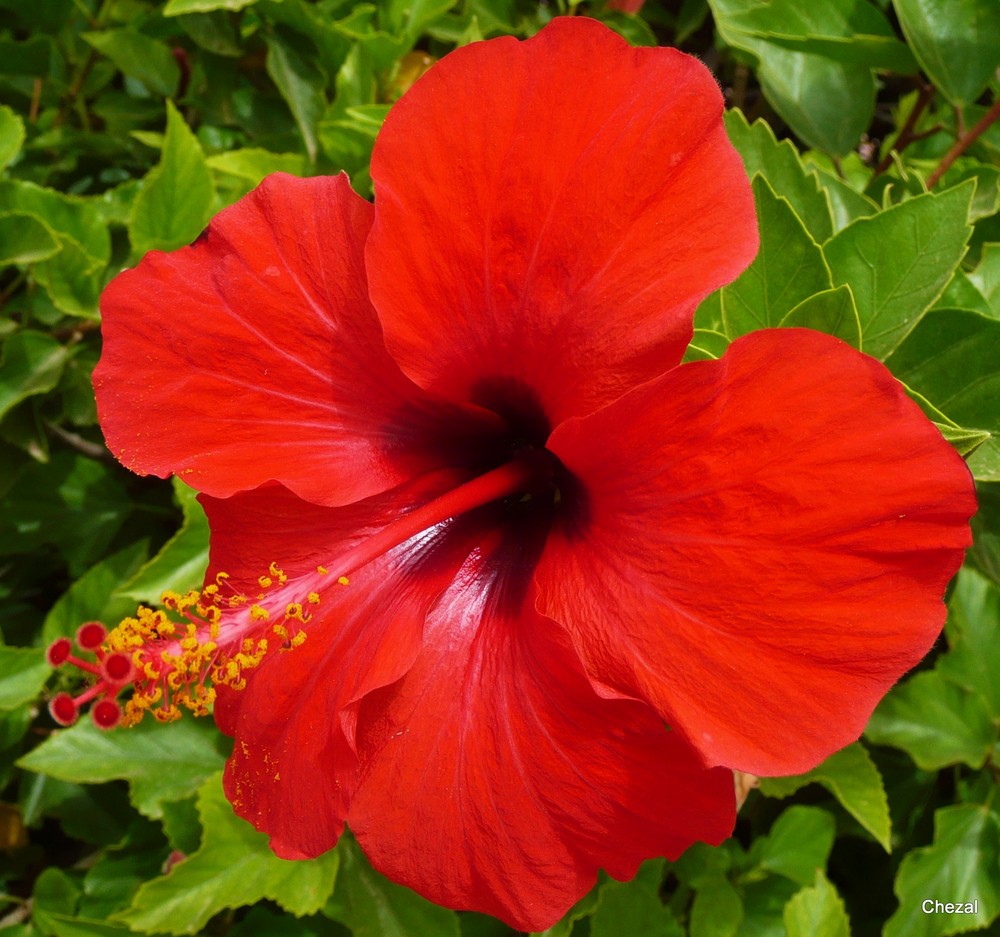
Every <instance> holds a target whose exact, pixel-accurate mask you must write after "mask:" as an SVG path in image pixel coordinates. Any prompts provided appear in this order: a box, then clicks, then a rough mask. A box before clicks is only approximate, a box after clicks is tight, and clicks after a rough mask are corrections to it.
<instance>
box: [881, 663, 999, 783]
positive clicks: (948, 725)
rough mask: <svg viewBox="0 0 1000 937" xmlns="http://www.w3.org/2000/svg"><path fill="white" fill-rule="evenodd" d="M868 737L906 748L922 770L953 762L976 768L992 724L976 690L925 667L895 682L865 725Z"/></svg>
mask: <svg viewBox="0 0 1000 937" xmlns="http://www.w3.org/2000/svg"><path fill="white" fill-rule="evenodd" d="M865 736H866V737H867V738H868V739H869V741H872V742H875V743H876V744H878V745H892V746H894V747H896V748H901V749H903V751H905V752H906V753H907V754H908V755H909V756H910V757H911V758H912V759H913V760H914V761H915V762H916V763H917V765H918V766H919V767H921V768H923V769H924V770H925V771H937V770H938V769H939V768H945V767H947V766H948V765H954V764H958V763H962V764H966V765H969V767H971V768H981V767H982V766H983V765H984V764H985V762H986V758H987V756H988V755H989V753H990V751H991V750H992V748H993V745H994V744H995V742H996V736H997V727H996V726H995V725H994V724H993V720H992V719H991V717H990V712H989V708H988V707H987V705H986V701H985V700H984V699H983V697H982V696H980V695H979V694H978V693H970V692H969V691H968V690H966V689H963V688H962V687H960V686H957V685H956V684H954V683H952V682H951V681H949V680H946V679H945V677H944V676H943V675H942V674H941V673H940V672H939V671H937V670H933V671H924V672H922V673H918V674H916V675H915V676H913V677H911V678H910V679H909V680H907V681H906V683H903V684H901V685H900V686H897V687H895V688H894V689H893V690H892V691H891V692H890V693H889V695H888V696H887V697H886V698H885V699H884V700H883V701H882V702H881V703H880V704H879V707H878V709H876V710H875V712H874V713H873V714H872V717H871V719H870V720H869V722H868V728H867V729H865Z"/></svg>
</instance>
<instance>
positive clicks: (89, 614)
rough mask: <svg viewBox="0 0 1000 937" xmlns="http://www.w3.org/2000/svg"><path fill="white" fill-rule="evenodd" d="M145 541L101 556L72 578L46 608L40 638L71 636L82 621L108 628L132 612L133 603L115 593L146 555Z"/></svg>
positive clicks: (49, 639) (48, 639) (47, 640)
mask: <svg viewBox="0 0 1000 937" xmlns="http://www.w3.org/2000/svg"><path fill="white" fill-rule="evenodd" d="M148 555H149V554H148V543H147V541H145V540H140V541H139V542H138V543H133V544H130V545H129V546H127V547H124V548H123V549H121V550H119V551H118V552H117V553H113V554H111V556H108V557H105V558H104V559H103V560H101V561H100V562H99V563H97V564H96V565H94V566H92V567H91V568H90V569H88V570H87V571H86V572H85V573H84V574H83V575H82V576H81V577H80V578H79V579H77V580H76V582H74V583H73V584H72V585H71V586H70V587H69V588H68V589H67V590H66V591H65V592H64V593H63V594H62V595H61V596H60V597H59V599H58V601H57V602H56V604H55V605H53V606H52V608H51V609H50V610H49V613H48V615H46V616H45V621H44V623H43V624H42V640H43V641H44V642H45V643H46V644H48V643H51V642H52V641H54V640H55V639H56V638H59V637H72V636H73V635H74V634H76V631H77V629H78V628H79V627H80V625H82V624H83V623H84V622H85V621H101V622H104V623H105V624H106V625H108V626H109V627H112V626H114V625H116V624H117V623H118V622H119V621H120V620H121V619H122V618H124V617H125V616H126V615H134V614H135V602H134V601H133V600H132V599H130V598H123V597H122V596H121V595H119V594H116V592H115V590H116V589H118V588H119V587H120V586H121V584H122V583H123V582H127V581H128V579H129V577H130V576H132V575H133V574H134V573H135V571H136V570H137V569H138V568H139V566H140V565H142V563H143V562H144V561H145V560H146V557H147V556H148Z"/></svg>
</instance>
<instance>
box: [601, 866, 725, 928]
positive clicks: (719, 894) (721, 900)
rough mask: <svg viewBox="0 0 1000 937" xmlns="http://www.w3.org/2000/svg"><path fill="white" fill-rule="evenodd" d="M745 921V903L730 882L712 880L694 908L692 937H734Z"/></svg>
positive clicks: (705, 884) (704, 885)
mask: <svg viewBox="0 0 1000 937" xmlns="http://www.w3.org/2000/svg"><path fill="white" fill-rule="evenodd" d="M742 921H743V902H742V901H741V900H740V896H739V894H738V893H737V891H736V889H735V888H733V886H732V885H731V884H730V882H729V880H728V879H726V878H724V877H723V876H721V875H716V876H712V877H711V878H709V879H708V880H707V881H705V882H703V883H702V884H701V885H700V886H699V887H698V891H697V892H696V894H695V897H694V903H693V904H692V905H691V922H690V927H689V930H688V934H689V937H734V935H735V934H736V933H737V932H738V931H739V928H740V924H741V923H742ZM619 933H622V932H621V931H620V932H619ZM634 933H642V932H641V931H635V932H634Z"/></svg>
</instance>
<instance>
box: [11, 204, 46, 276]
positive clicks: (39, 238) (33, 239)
mask: <svg viewBox="0 0 1000 937" xmlns="http://www.w3.org/2000/svg"><path fill="white" fill-rule="evenodd" d="M59 250H60V244H59V238H57V237H56V236H55V235H54V234H53V233H52V231H51V230H50V228H49V227H48V225H46V224H45V223H44V222H43V221H42V219H41V218H39V217H38V215H32V214H28V213H27V212H12V211H8V212H0V267H3V266H6V265H7V264H33V263H37V262H38V261H40V260H47V259H48V258H49V257H51V256H53V255H54V254H57V253H59Z"/></svg>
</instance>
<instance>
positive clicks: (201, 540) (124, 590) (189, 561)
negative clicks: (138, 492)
mask: <svg viewBox="0 0 1000 937" xmlns="http://www.w3.org/2000/svg"><path fill="white" fill-rule="evenodd" d="M171 481H172V483H173V486H174V496H175V498H176V499H177V503H178V504H179V505H180V506H181V510H182V511H183V514H184V519H183V521H182V522H181V526H180V528H179V529H178V531H177V533H175V534H174V535H173V537H171V538H170V539H169V540H168V541H167V542H166V543H165V544H164V545H163V548H162V549H161V550H160V552H159V553H157V554H156V556H154V557H153V559H151V560H150V561H149V562H148V563H146V565H145V566H143V567H142V569H140V570H139V571H138V572H137V573H136V574H135V576H133V577H132V578H131V579H129V580H128V581H127V582H126V583H125V584H124V585H122V586H121V587H120V588H119V590H118V595H120V596H124V597H126V598H128V599H132V600H134V601H136V602H159V601H160V597H161V596H162V595H163V593H164V592H166V591H167V590H168V589H171V590H173V591H175V592H187V591H188V590H189V589H197V588H200V587H201V584H202V581H203V580H204V578H205V570H206V569H207V568H208V534H209V531H208V519H207V518H206V517H205V511H204V509H203V508H202V506H201V505H200V504H199V503H198V501H197V494H198V493H197V492H196V491H194V490H193V489H191V488H189V487H188V486H187V485H185V484H184V482H182V481H181V480H180V479H178V478H176V477H175V478H173V479H172V480H171Z"/></svg>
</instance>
